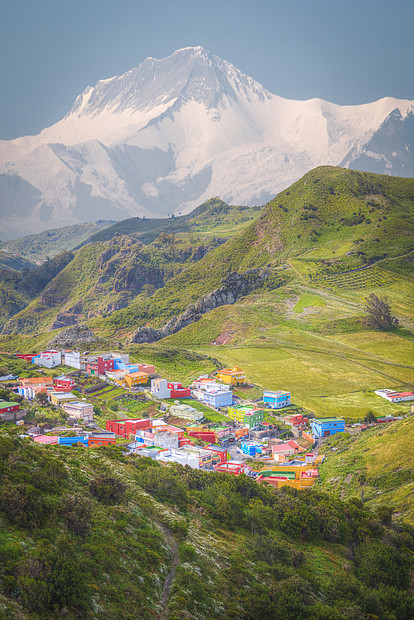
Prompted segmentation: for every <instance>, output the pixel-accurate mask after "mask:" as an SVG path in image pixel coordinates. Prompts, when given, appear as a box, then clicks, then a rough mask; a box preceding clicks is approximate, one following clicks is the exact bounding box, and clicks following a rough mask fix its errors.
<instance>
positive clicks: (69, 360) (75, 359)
mask: <svg viewBox="0 0 414 620" xmlns="http://www.w3.org/2000/svg"><path fill="white" fill-rule="evenodd" d="M63 360H64V364H65V366H71V368H77V369H78V370H80V367H81V364H80V353H79V351H65V352H64V354H63Z"/></svg>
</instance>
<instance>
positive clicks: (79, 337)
mask: <svg viewBox="0 0 414 620" xmlns="http://www.w3.org/2000/svg"><path fill="white" fill-rule="evenodd" d="M98 340H99V338H97V336H95V334H94V333H93V331H92V330H91V329H89V327H87V326H86V325H74V326H73V327H68V328H67V329H64V330H63V331H61V332H60V334H58V335H57V336H55V337H54V338H52V340H49V342H48V343H47V346H48V347H50V348H52V347H54V348H56V349H60V348H66V347H74V346H75V345H79V344H90V343H91V342H97V341H98Z"/></svg>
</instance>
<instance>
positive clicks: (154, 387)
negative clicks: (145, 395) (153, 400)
mask: <svg viewBox="0 0 414 620" xmlns="http://www.w3.org/2000/svg"><path fill="white" fill-rule="evenodd" d="M151 394H154V396H156V397H157V398H170V395H171V390H170V388H169V387H168V381H167V379H151Z"/></svg>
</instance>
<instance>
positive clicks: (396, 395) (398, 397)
mask: <svg viewBox="0 0 414 620" xmlns="http://www.w3.org/2000/svg"><path fill="white" fill-rule="evenodd" d="M375 394H376V395H377V396H382V398H385V399H386V400H388V401H389V402H390V403H401V402H404V401H407V400H414V392H395V391H394V390H388V389H384V390H375Z"/></svg>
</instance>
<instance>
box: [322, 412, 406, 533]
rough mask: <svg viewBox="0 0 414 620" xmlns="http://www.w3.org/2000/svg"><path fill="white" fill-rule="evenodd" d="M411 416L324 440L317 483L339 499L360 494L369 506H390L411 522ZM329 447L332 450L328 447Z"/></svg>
mask: <svg viewBox="0 0 414 620" xmlns="http://www.w3.org/2000/svg"><path fill="white" fill-rule="evenodd" d="M413 445H414V417H410V418H407V419H405V420H402V421H400V422H393V423H392V424H387V425H384V426H380V427H376V428H373V429H370V430H367V431H364V432H363V433H360V434H358V435H356V436H352V437H340V438H334V437H333V438H332V439H330V440H329V441H327V442H325V443H324V446H323V450H324V451H325V453H326V454H327V458H326V460H325V461H324V463H323V465H322V466H321V469H320V474H321V479H320V485H319V486H320V487H321V488H322V489H323V490H325V491H330V492H333V493H335V494H336V495H338V496H339V495H340V496H341V497H342V498H343V499H349V498H351V497H358V498H359V497H360V496H361V481H362V480H363V479H364V478H363V476H364V477H365V479H366V482H365V484H364V501H365V502H367V505H368V506H369V507H372V508H375V507H377V506H379V505H385V506H390V507H392V508H393V509H394V510H396V511H398V513H399V516H400V518H402V519H404V520H405V521H407V522H408V523H411V524H412V525H414V505H413V501H412V497H413V494H414V456H413V454H412V446H413ZM332 448H333V449H334V451H332Z"/></svg>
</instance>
